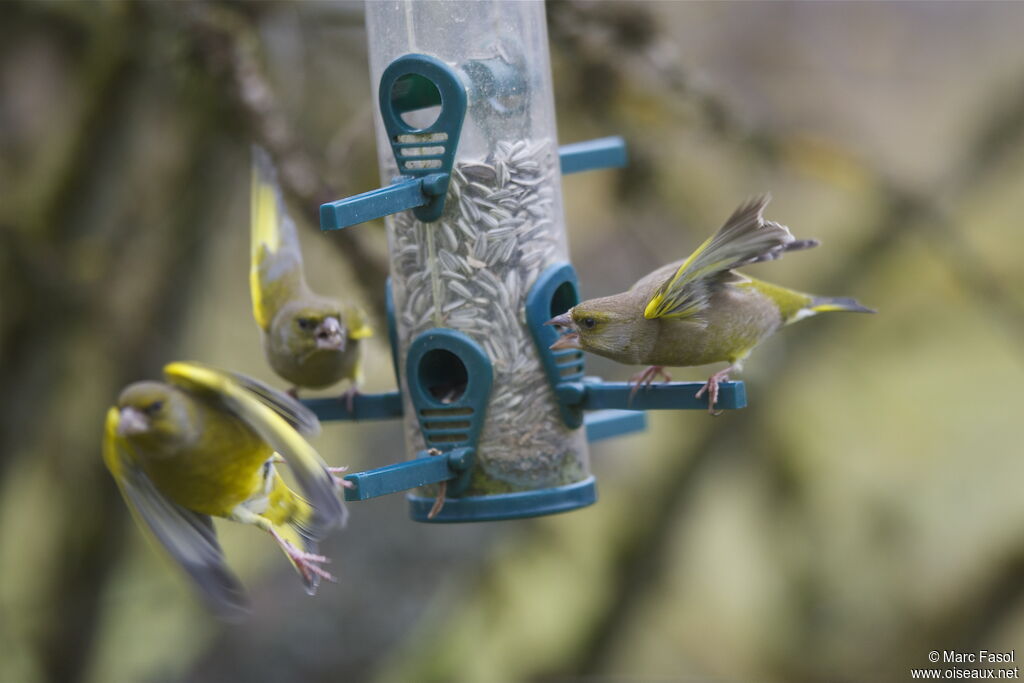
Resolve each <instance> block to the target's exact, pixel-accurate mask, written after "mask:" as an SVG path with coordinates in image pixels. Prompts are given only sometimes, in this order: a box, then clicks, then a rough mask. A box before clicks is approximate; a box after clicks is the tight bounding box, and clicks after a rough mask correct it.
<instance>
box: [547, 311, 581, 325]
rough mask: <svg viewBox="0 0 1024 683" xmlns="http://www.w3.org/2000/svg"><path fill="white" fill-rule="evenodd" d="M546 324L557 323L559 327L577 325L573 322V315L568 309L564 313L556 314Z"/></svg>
mask: <svg viewBox="0 0 1024 683" xmlns="http://www.w3.org/2000/svg"><path fill="white" fill-rule="evenodd" d="M544 324H545V325H557V326H558V327H575V325H573V323H572V316H571V315H569V311H566V312H565V313H563V314H562V315H556V316H555V317H554V318H552V319H551V320H549V321H547V322H546V323H544Z"/></svg>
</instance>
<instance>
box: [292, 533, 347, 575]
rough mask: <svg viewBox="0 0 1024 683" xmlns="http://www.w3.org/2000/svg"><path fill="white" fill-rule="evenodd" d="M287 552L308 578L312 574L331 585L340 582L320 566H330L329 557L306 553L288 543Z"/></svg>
mask: <svg viewBox="0 0 1024 683" xmlns="http://www.w3.org/2000/svg"><path fill="white" fill-rule="evenodd" d="M285 552H287V553H288V557H290V558H292V561H293V562H294V563H295V566H296V567H298V568H299V571H301V572H302V573H303V574H305V575H306V576H307V577H308V576H309V575H310V574H315V575H317V576H319V577H320V578H321V579H324V580H325V581H330V582H331V583H337V582H338V579H336V578H334V575H333V574H331V573H330V572H329V571H327V570H326V569H324V568H323V567H321V566H320V565H321V564H330V562H331V559H330V558H329V557H325V556H323V555H316V554H314V553H307V552H304V551H302V550H299V549H298V548H296V547H295V546H293V545H292V544H291V543H288V542H285Z"/></svg>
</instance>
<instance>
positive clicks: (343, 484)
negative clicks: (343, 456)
mask: <svg viewBox="0 0 1024 683" xmlns="http://www.w3.org/2000/svg"><path fill="white" fill-rule="evenodd" d="M327 471H328V472H330V473H331V476H332V477H334V483H335V484H336V485H337V486H338V488H341V489H354V488H355V487H356V485H355V484H353V483H352V482H350V481H349V480H348V479H342V478H341V477H339V476H338V475H339V474H344V473H345V472H348V465H342V466H341V467H328V468H327Z"/></svg>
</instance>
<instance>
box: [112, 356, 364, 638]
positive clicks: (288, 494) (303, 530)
mask: <svg viewBox="0 0 1024 683" xmlns="http://www.w3.org/2000/svg"><path fill="white" fill-rule="evenodd" d="M164 380H165V381H163V382H152V381H149V382H137V383H135V384H131V385H129V386H128V387H126V388H125V389H124V391H122V392H121V395H120V397H119V398H118V400H117V405H116V406H113V407H111V408H110V409H109V411H108V412H107V419H106V426H105V430H104V444H103V459H104V461H105V463H106V465H107V468H108V469H109V470H110V473H111V474H112V475H113V477H114V479H115V481H116V482H117V484H118V487H119V488H120V490H121V494H122V495H123V497H124V499H125V502H126V503H127V504H128V507H129V509H130V510H131V511H132V513H133V516H134V517H135V519H136V521H137V522H138V523H139V524H140V526H142V527H143V529H144V530H148V531H149V532H150V533H151V535H152V536H153V537H155V538H156V540H157V541H158V542H159V543H160V544H161V545H162V546H163V547H164V549H166V551H167V552H168V554H169V555H170V557H171V558H172V559H173V560H175V561H176V562H177V563H178V564H180V565H181V566H182V567H183V568H184V569H185V571H186V573H187V574H188V575H189V576H190V577H191V579H192V580H193V583H194V584H195V586H196V587H197V588H198V589H199V592H200V594H201V595H202V597H203V598H204V599H205V601H206V602H207V604H208V605H209V606H210V607H211V608H212V609H213V611H214V612H215V613H217V614H218V615H220V616H221V617H223V618H228V619H231V618H237V617H238V616H240V615H242V614H244V613H245V612H246V609H247V608H246V599H245V594H244V591H243V590H242V587H241V585H240V584H239V582H238V579H237V578H236V577H235V576H234V574H232V572H231V571H230V570H229V569H228V568H227V565H226V564H225V561H224V555H223V552H222V551H221V548H220V545H219V543H218V542H217V536H216V534H215V532H214V528H213V522H212V519H211V518H212V517H222V518H225V519H230V520H233V521H236V522H242V523H244V524H252V525H254V526H257V527H259V528H260V529H263V530H264V531H266V532H267V533H269V534H270V535H271V536H272V537H273V538H274V540H275V541H277V543H278V544H279V545H280V547H281V549H282V550H283V551H284V553H285V555H286V556H287V557H288V559H289V561H290V562H291V563H292V565H293V566H294V567H295V569H296V570H297V571H298V573H299V575H300V576H301V578H302V582H303V584H304V586H305V588H306V591H307V592H308V593H309V594H310V595H312V594H313V593H314V592H315V590H316V587H317V585H318V583H319V581H320V579H321V578H326V579H329V580H330V579H332V577H331V575H330V574H329V573H327V571H326V570H325V569H324V568H323V567H321V566H320V565H321V564H323V563H325V562H327V558H325V557H323V556H321V555H319V554H317V553H318V549H317V541H319V540H320V539H322V538H323V537H324V536H325V535H326V534H327V532H329V531H330V530H331V529H333V528H335V527H339V526H341V525H342V524H343V523H344V518H345V509H344V506H343V504H342V502H341V500H340V498H339V496H338V488H337V486H338V480H337V478H336V477H335V476H334V473H333V471H332V470H331V469H330V468H328V467H327V466H326V465H325V464H324V463H323V461H322V460H321V459H320V456H319V455H317V453H316V451H315V450H314V449H313V447H312V446H310V445H309V444H308V443H307V442H306V440H305V439H304V438H303V434H306V435H310V434H314V433H316V432H317V431H318V430H319V422H318V421H317V419H316V416H315V415H313V413H312V412H310V411H309V410H308V409H307V408H305V407H304V406H303V405H302V404H300V403H299V402H298V401H296V400H294V399H293V398H291V397H290V396H288V395H286V394H284V393H282V392H280V391H277V390H276V389H273V388H271V387H268V386H267V385H265V384H262V383H260V382H257V381H256V380H253V379H250V378H248V377H245V376H243V375H237V374H233V373H226V372H222V371H219V370H215V369H213V368H210V367H207V366H204V365H200V364H198V363H184V362H179V363H171V364H169V365H167V366H165V367H164ZM279 462H285V463H287V464H288V465H289V466H290V467H291V469H292V472H293V474H294V475H295V480H296V482H297V483H298V487H299V489H300V493H297V492H295V491H293V490H291V489H290V488H289V487H288V486H287V485H286V484H285V482H284V480H283V479H282V478H281V476H280V475H279V474H278V472H277V470H276V464H277V463H279ZM339 469H340V468H339Z"/></svg>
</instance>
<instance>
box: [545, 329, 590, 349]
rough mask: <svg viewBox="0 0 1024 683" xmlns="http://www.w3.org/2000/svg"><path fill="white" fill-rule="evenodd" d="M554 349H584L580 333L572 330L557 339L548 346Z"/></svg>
mask: <svg viewBox="0 0 1024 683" xmlns="http://www.w3.org/2000/svg"><path fill="white" fill-rule="evenodd" d="M548 348H549V349H551V350H552V351H558V350H559V349H582V348H583V347H582V346H580V333H579V332H570V333H569V334H566V335H564V336H562V337H559V338H558V339H557V340H555V343H554V344H552V345H551V346H549V347H548Z"/></svg>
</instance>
